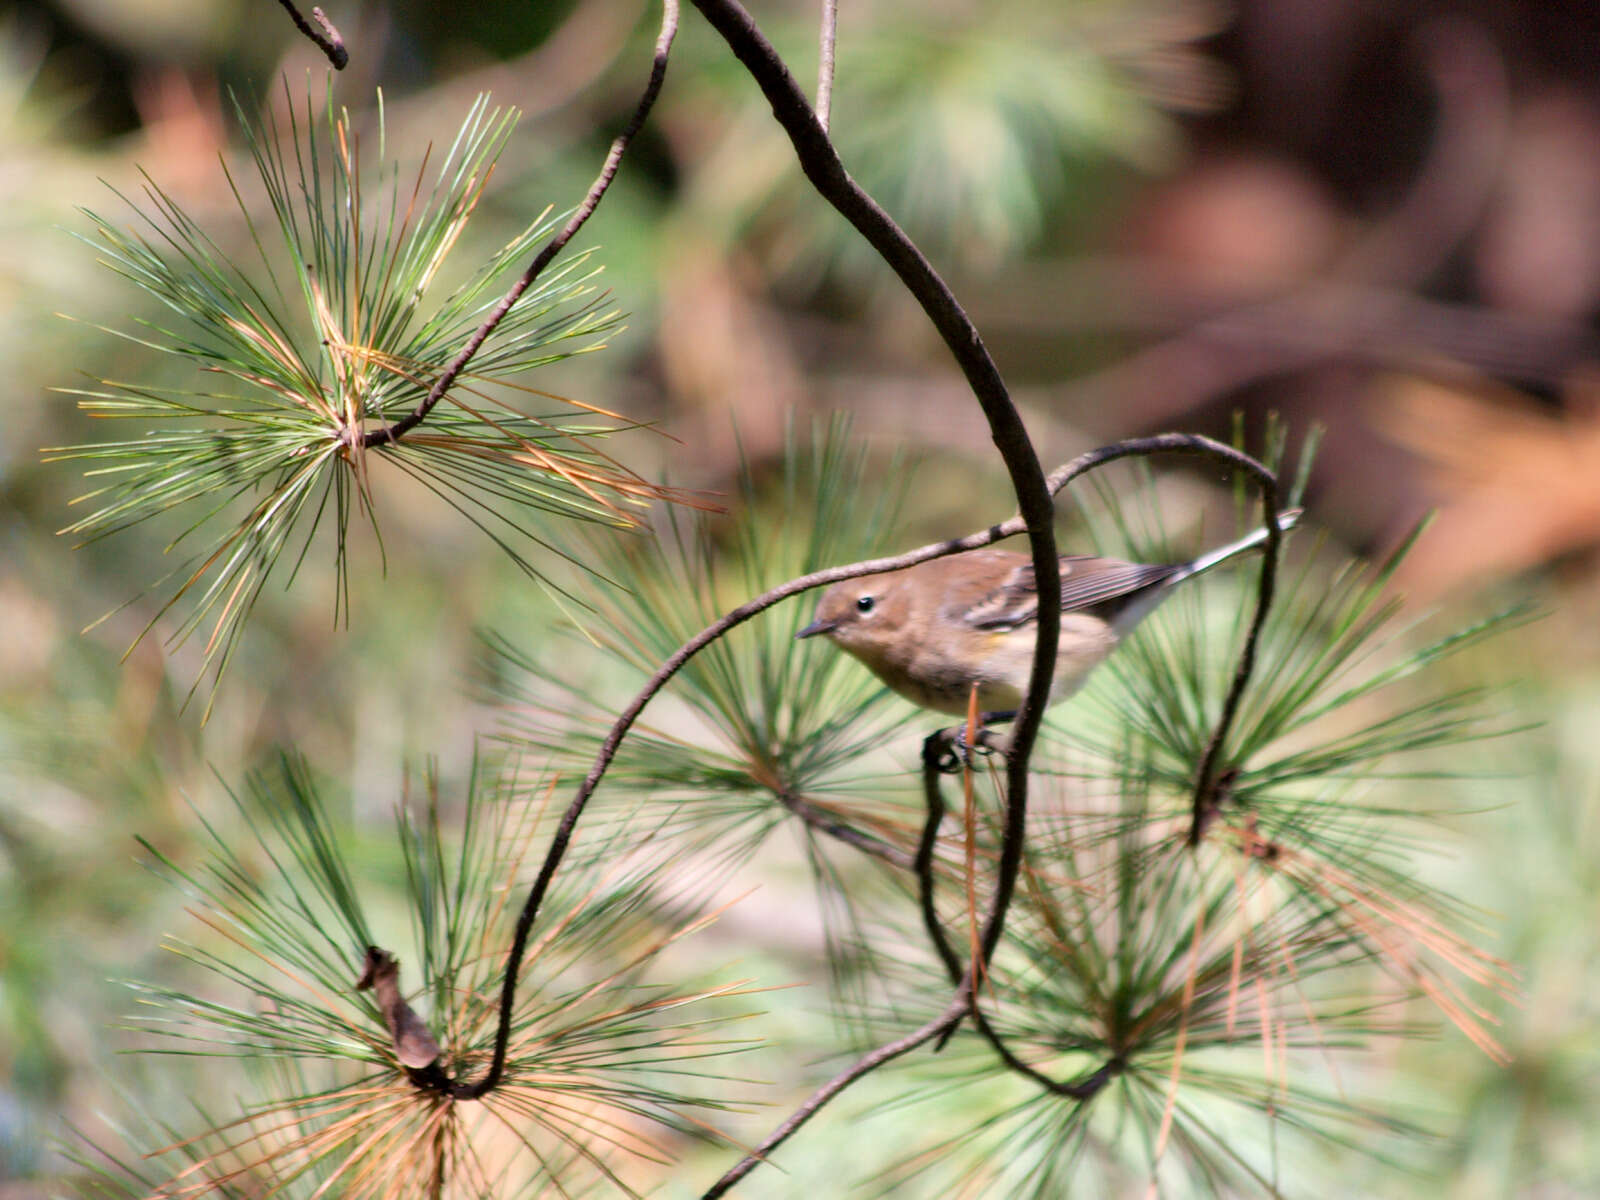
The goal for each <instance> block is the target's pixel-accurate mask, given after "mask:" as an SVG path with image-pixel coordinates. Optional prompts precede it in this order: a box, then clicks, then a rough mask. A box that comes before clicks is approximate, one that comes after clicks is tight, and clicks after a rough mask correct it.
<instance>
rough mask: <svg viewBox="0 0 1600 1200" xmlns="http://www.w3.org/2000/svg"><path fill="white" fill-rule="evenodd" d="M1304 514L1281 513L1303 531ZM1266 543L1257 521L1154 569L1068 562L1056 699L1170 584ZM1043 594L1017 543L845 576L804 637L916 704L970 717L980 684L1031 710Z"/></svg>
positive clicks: (1105, 561)
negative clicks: (1220, 542) (823, 641)
mask: <svg viewBox="0 0 1600 1200" xmlns="http://www.w3.org/2000/svg"><path fill="white" fill-rule="evenodd" d="M1299 518H1300V510H1299V509H1292V510H1289V511H1285V512H1282V513H1279V514H1278V528H1279V529H1280V530H1288V529H1291V528H1293V526H1294V524H1295V522H1296V521H1298V520H1299ZM1266 540H1267V531H1266V530H1265V529H1258V530H1256V531H1255V532H1254V533H1251V534H1249V535H1248V536H1246V537H1242V538H1240V539H1239V540H1238V541H1236V542H1233V543H1231V544H1229V545H1227V546H1223V547H1221V548H1219V549H1216V550H1212V551H1210V552H1209V553H1207V554H1202V555H1201V556H1200V557H1199V558H1197V559H1195V560H1194V561H1192V562H1186V563H1172V564H1166V565H1151V564H1146V563H1128V562H1122V561H1120V560H1119V559H1115V558H1095V557H1091V556H1088V555H1063V556H1062V558H1061V640H1060V642H1059V643H1058V647H1059V648H1058V649H1057V651H1056V668H1055V678H1054V681H1053V683H1052V685H1051V688H1050V703H1051V704H1056V703H1059V702H1060V701H1062V700H1065V699H1066V698H1067V697H1068V696H1071V695H1072V694H1073V693H1074V692H1076V691H1077V690H1078V689H1079V688H1080V687H1082V686H1083V682H1084V680H1085V679H1087V678H1088V676H1089V672H1091V671H1092V670H1094V668H1095V667H1097V666H1099V665H1100V664H1101V663H1102V662H1104V661H1105V660H1106V658H1107V657H1108V656H1109V655H1110V654H1111V652H1112V651H1113V650H1115V649H1116V648H1117V646H1118V645H1119V644H1120V643H1121V641H1122V639H1123V638H1125V637H1126V636H1127V635H1128V634H1129V632H1131V631H1132V629H1133V627H1134V626H1135V625H1137V624H1138V623H1139V622H1140V621H1142V620H1143V619H1144V618H1145V617H1146V616H1148V615H1149V614H1150V613H1151V612H1152V611H1154V609H1155V608H1156V606H1157V605H1159V604H1160V603H1161V602H1162V601H1163V600H1165V599H1166V598H1167V596H1168V595H1170V594H1171V592H1172V590H1173V589H1174V588H1175V587H1177V586H1178V585H1179V584H1180V583H1182V582H1183V581H1184V580H1186V579H1193V578H1194V577H1195V576H1196V575H1199V574H1200V573H1201V572H1203V571H1209V570H1210V569H1211V568H1212V567H1215V566H1217V565H1219V564H1221V563H1225V562H1227V561H1228V560H1229V559H1231V558H1234V557H1235V556H1237V555H1240V554H1243V553H1245V552H1246V551H1249V550H1254V549H1256V548H1257V547H1258V546H1260V545H1261V544H1262V543H1263V542H1265V541H1266ZM1038 617H1039V594H1038V587H1037V584H1036V583H1035V581H1034V574H1033V561H1032V559H1031V558H1030V557H1029V556H1028V555H1026V554H1019V553H1017V552H1016V551H1012V550H987V549H986V550H970V551H968V552H966V553H964V554H952V555H949V556H947V557H945V558H935V559H931V560H930V561H928V562H924V563H918V564H917V565H916V566H914V567H907V568H906V569H905V570H903V571H889V572H885V573H884V574H881V575H863V576H861V577H859V578H857V579H847V580H845V581H844V582H843V583H836V584H834V585H833V586H832V587H830V588H829V589H828V590H827V591H825V592H823V593H822V598H821V599H820V600H819V601H818V602H817V613H816V620H814V621H812V622H811V624H809V625H807V626H806V627H805V628H804V629H802V630H801V631H800V632H799V633H797V634H796V635H795V636H796V637H802V638H807V637H815V636H816V635H818V634H822V635H825V636H826V637H827V638H828V639H829V640H831V641H832V642H833V643H834V645H836V646H838V647H839V648H840V649H841V650H843V651H845V652H846V653H847V654H850V655H853V656H854V657H855V658H858V659H860V660H861V661H862V662H863V663H865V664H866V666H867V667H868V669H870V670H871V671H872V673H873V674H874V675H876V676H877V677H878V678H879V679H881V680H883V681H884V683H886V684H888V685H889V686H890V687H891V688H893V689H894V690H895V691H897V692H899V693H900V694H901V695H902V696H904V697H905V698H906V699H908V700H910V701H911V702H912V703H913V704H919V705H921V706H922V707H923V708H931V709H933V710H935V711H937V712H942V713H950V714H953V715H955V716H964V715H965V714H966V712H967V706H968V704H969V703H970V696H971V694H972V688H973V685H974V684H976V685H977V688H978V708H979V709H980V711H981V712H982V713H983V715H984V720H985V721H996V720H1005V719H1008V718H1010V717H1012V716H1014V715H1015V713H1016V710H1017V709H1018V708H1020V707H1021V706H1022V698H1023V695H1024V693H1025V692H1026V691H1027V687H1028V676H1029V673H1030V672H1031V671H1032V669H1033V647H1034V640H1035V634H1034V630H1035V629H1036V628H1037V626H1038Z"/></svg>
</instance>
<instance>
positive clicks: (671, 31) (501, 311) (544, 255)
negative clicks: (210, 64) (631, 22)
mask: <svg viewBox="0 0 1600 1200" xmlns="http://www.w3.org/2000/svg"><path fill="white" fill-rule="evenodd" d="M285 2H287V0H285ZM677 35H678V0H662V3H661V32H660V33H659V34H658V35H657V37H656V48H655V57H654V59H653V60H652V62H651V64H650V79H649V82H648V83H646V84H645V88H644V94H643V95H642V96H640V97H639V103H638V105H637V107H635V108H634V110H633V116H632V117H630V118H629V119H628V123H627V125H625V126H624V127H623V129H622V132H621V133H619V134H617V136H616V139H615V140H614V141H613V142H612V143H611V149H610V150H609V151H607V153H606V159H605V162H604V163H603V164H602V165H601V167H600V173H599V174H598V175H596V176H595V180H594V182H593V183H592V184H590V185H589V193H588V195H586V196H585V197H584V198H583V203H582V204H580V205H578V207H577V208H576V209H574V210H573V213H572V215H571V216H570V217H568V218H567V223H566V224H565V225H563V226H562V227H561V229H560V230H559V231H558V232H557V233H556V235H555V236H554V237H552V238H551V239H550V240H549V241H548V242H546V243H545V246H544V248H543V249H542V250H540V251H539V253H538V254H537V255H535V256H534V259H533V261H532V262H531V263H529V264H528V269H527V270H525V271H524V272H523V273H522V276H521V278H519V279H518V280H517V281H516V283H514V284H512V285H511V290H510V291H508V292H507V293H506V294H505V295H504V296H503V297H501V300H500V303H498V304H496V305H495V306H494V309H493V310H492V311H491V312H490V313H489V315H488V317H487V318H485V320H484V322H483V324H482V325H480V326H478V329H477V331H476V332H475V333H474V334H473V335H472V336H471V337H470V338H468V339H467V344H466V345H465V346H463V347H462V348H461V352H460V353H459V354H457V355H456V357H455V359H454V360H453V361H452V362H451V363H450V365H449V366H447V367H446V368H445V369H444V373H443V374H442V375H440V376H439V378H438V379H436V380H434V383H433V386H432V387H431V388H429V389H428V394H427V395H426V396H424V397H423V398H422V399H421V400H420V401H419V402H418V404H417V406H416V408H414V409H412V410H411V411H410V412H409V413H407V414H406V415H405V416H403V417H401V418H400V419H399V420H398V421H396V422H394V423H393V424H392V425H385V426H384V427H383V428H381V429H371V430H368V431H367V432H366V433H364V434H362V436H361V445H362V448H363V449H367V450H370V449H373V448H375V447H379V446H387V445H391V444H393V443H394V442H397V441H399V440H400V439H401V438H402V437H404V436H405V435H406V434H407V433H409V432H410V431H411V430H412V429H414V428H416V427H417V426H418V425H419V424H421V423H422V422H423V421H425V420H426V419H427V416H428V414H429V413H430V412H432V411H433V407H434V405H436V404H438V403H439V401H440V400H442V399H444V395H445V393H446V392H448V391H449V390H450V388H451V387H452V386H453V385H454V384H455V381H456V379H457V377H458V376H460V374H461V372H462V371H463V370H465V369H466V366H467V363H469V362H470V361H471V360H472V356H473V355H474V354H476V353H477V352H478V350H479V349H480V348H481V347H482V346H483V344H484V342H486V341H488V340H489V336H490V335H491V334H492V333H494V331H495V329H496V328H497V327H498V326H499V324H500V322H501V321H502V320H504V319H505V315H506V314H507V313H509V312H510V311H511V309H512V307H513V306H514V305H515V304H516V303H517V301H518V300H520V299H522V294H523V293H524V292H526V291H527V290H528V288H530V287H531V286H532V285H533V282H534V280H536V279H538V278H539V276H540V274H541V273H542V272H543V271H544V269H545V268H546V267H548V266H549V265H550V263H551V261H552V260H553V259H554V258H555V256H556V255H558V254H560V253H561V251H562V250H563V249H564V248H565V247H566V245H567V243H568V242H570V241H571V240H572V239H573V238H574V237H575V236H576V235H577V233H578V230H580V229H582V228H583V226H584V224H585V223H586V222H587V221H588V220H589V218H590V217H592V216H593V215H594V211H595V209H597V208H599V207H600V201H601V200H603V199H605V195H606V192H607V190H608V189H609V188H610V187H611V181H612V180H613V179H614V178H616V174H617V168H618V167H620V166H621V165H622V156H623V155H624V154H626V153H627V150H628V146H629V144H630V143H631V142H632V141H633V139H634V136H635V135H636V134H637V133H638V132H639V130H640V129H641V128H643V126H644V123H645V118H647V117H648V116H649V115H650V110H651V109H652V108H653V107H654V106H655V102H656V97H657V96H658V95H660V93H661V84H662V81H663V80H664V79H666V76H667V56H668V54H669V53H670V52H671V50H672V42H673V39H674V38H676V37H677Z"/></svg>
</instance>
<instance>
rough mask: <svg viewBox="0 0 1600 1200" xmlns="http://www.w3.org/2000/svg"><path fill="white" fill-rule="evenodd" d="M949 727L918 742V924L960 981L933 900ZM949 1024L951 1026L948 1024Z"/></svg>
mask: <svg viewBox="0 0 1600 1200" xmlns="http://www.w3.org/2000/svg"><path fill="white" fill-rule="evenodd" d="M950 741H951V737H950V731H949V730H948V729H940V730H936V731H935V732H933V733H930V734H929V735H928V737H927V739H926V740H925V741H924V742H923V743H922V794H923V796H924V797H925V798H926V801H927V805H928V815H927V818H926V819H925V820H924V822H923V825H922V840H921V841H919V842H918V843H917V860H916V871H917V896H918V899H919V900H920V901H921V904H922V925H923V928H925V929H926V930H927V931H928V940H929V941H930V942H932V943H933V948H934V950H935V951H936V952H937V953H938V955H939V958H940V959H941V960H943V962H944V969H945V974H947V975H948V976H949V977H950V982H951V983H959V982H961V974H962V972H963V971H964V970H965V968H964V967H963V966H962V964H961V958H960V956H958V955H957V954H956V952H955V949H954V948H953V947H952V946H951V945H950V940H949V939H948V938H946V937H945V935H944V926H943V925H941V924H940V923H939V910H938V909H937V908H935V907H934V904H933V883H934V880H933V851H934V848H935V846H937V845H938V841H939V824H940V822H941V821H943V820H944V812H945V803H944V789H943V788H942V787H940V785H939V777H940V776H941V775H943V774H944V763H945V756H946V755H948V754H949V753H950ZM952 1028H953V1027H952Z"/></svg>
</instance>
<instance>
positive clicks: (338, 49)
mask: <svg viewBox="0 0 1600 1200" xmlns="http://www.w3.org/2000/svg"><path fill="white" fill-rule="evenodd" d="M278 3H279V4H281V5H283V7H284V11H285V12H287V13H288V14H289V17H290V19H292V20H293V21H294V24H295V28H296V29H298V30H299V31H300V32H301V33H303V34H305V35H306V37H308V38H310V39H311V40H312V41H313V42H315V43H316V44H317V49H319V50H321V51H322V52H323V53H324V54H326V55H327V56H328V61H329V62H331V63H332V64H333V69H334V70H336V71H342V70H344V68H345V65H346V64H347V63H349V61H350V52H349V51H348V50H346V49H345V48H344V38H342V37H340V36H339V31H338V30H337V29H335V28H334V27H333V22H332V21H330V20H328V17H327V14H326V13H324V12H323V11H322V10H321V9H320V8H313V9H312V10H311V17H312V20H314V21H316V23H317V24H318V25H320V26H322V32H321V33H318V32H317V31H316V30H315V29H313V28H311V22H310V21H307V20H306V19H305V18H304V17H302V16H301V15H300V10H299V9H298V8H296V7H295V6H294V4H293V3H292V2H291V0H278Z"/></svg>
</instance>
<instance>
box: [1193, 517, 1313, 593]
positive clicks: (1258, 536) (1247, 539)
mask: <svg viewBox="0 0 1600 1200" xmlns="http://www.w3.org/2000/svg"><path fill="white" fill-rule="evenodd" d="M1304 511H1305V510H1304V509H1300V508H1286V509H1284V510H1283V511H1282V512H1281V513H1279V514H1278V529H1279V531H1280V532H1283V533H1287V532H1289V530H1291V529H1293V528H1294V526H1295V522H1297V521H1299V520H1300V514H1301V513H1303V512H1304ZM1266 540H1267V530H1266V528H1265V527H1263V528H1261V529H1257V530H1255V531H1253V532H1251V533H1247V534H1246V535H1245V536H1244V537H1242V538H1240V539H1239V540H1238V541H1237V542H1230V543H1228V545H1226V546H1218V547H1217V548H1216V549H1215V550H1208V551H1206V552H1205V553H1204V554H1202V555H1201V556H1200V557H1199V558H1197V559H1195V560H1194V561H1193V562H1191V563H1190V564H1189V565H1188V567H1187V568H1186V569H1185V570H1184V572H1183V574H1182V575H1180V576H1179V577H1178V578H1180V579H1187V578H1189V576H1191V575H1198V574H1200V572H1202V571H1209V570H1210V569H1211V568H1212V567H1214V566H1217V565H1218V564H1219V563H1225V562H1227V561H1228V560H1229V559H1230V558H1234V557H1236V556H1237V555H1240V554H1243V553H1245V552H1246V551H1248V550H1254V549H1255V548H1256V547H1257V546H1259V545H1261V544H1262V543H1263V542H1265V541H1266Z"/></svg>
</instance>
